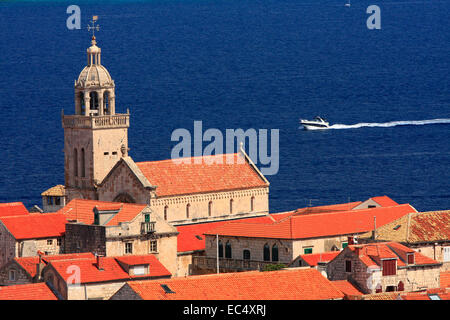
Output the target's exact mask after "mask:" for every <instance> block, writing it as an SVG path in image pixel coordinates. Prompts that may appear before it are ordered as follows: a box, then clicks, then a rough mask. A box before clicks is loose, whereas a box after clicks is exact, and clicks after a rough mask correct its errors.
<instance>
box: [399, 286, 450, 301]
mask: <svg viewBox="0 0 450 320" xmlns="http://www.w3.org/2000/svg"><path fill="white" fill-rule="evenodd" d="M433 295H437V296H438V297H439V299H440V300H450V289H445V288H435V289H428V290H425V291H419V292H405V293H400V297H401V299H402V300H431V298H430V296H433Z"/></svg>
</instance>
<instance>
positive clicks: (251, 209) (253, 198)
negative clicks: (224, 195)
mask: <svg viewBox="0 0 450 320" xmlns="http://www.w3.org/2000/svg"><path fill="white" fill-rule="evenodd" d="M254 210H255V197H252V198H251V199H250V211H252V212H253V211H254Z"/></svg>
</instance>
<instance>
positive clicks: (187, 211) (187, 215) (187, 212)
mask: <svg viewBox="0 0 450 320" xmlns="http://www.w3.org/2000/svg"><path fill="white" fill-rule="evenodd" d="M190 208H191V205H190V204H189V203H188V204H187V205H186V219H189V209H190Z"/></svg>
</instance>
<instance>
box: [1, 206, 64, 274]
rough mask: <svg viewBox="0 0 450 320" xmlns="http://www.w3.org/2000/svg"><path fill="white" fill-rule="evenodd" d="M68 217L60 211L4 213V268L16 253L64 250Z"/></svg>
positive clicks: (2, 243)
mask: <svg viewBox="0 0 450 320" xmlns="http://www.w3.org/2000/svg"><path fill="white" fill-rule="evenodd" d="M65 225H66V218H65V216H64V215H62V214H59V213H46V214H40V213H30V214H27V215H19V216H10V217H0V268H1V267H3V266H4V265H5V264H6V263H7V262H9V261H11V260H12V259H13V258H15V257H30V256H35V255H37V251H42V252H44V253H45V254H48V255H51V254H60V253H62V252H64V232H65Z"/></svg>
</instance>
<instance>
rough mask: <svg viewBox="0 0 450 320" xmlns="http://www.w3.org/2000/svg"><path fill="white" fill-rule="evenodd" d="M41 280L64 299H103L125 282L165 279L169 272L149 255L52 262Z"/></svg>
mask: <svg viewBox="0 0 450 320" xmlns="http://www.w3.org/2000/svg"><path fill="white" fill-rule="evenodd" d="M42 277H43V280H44V281H45V282H46V283H49V285H51V287H52V288H54V289H55V290H56V291H57V292H58V293H59V294H60V295H61V296H62V297H63V298H64V299H65V300H104V299H108V298H109V297H110V296H112V295H113V294H114V293H115V292H116V291H117V290H119V289H120V287H122V285H123V284H124V283H126V282H127V281H133V280H149V279H167V278H170V277H171V273H170V272H169V270H167V269H166V268H165V267H164V265H163V264H161V262H159V261H158V259H157V258H156V257H155V256H154V255H152V254H148V255H129V256H121V257H101V256H96V257H90V258H80V259H72V260H53V261H49V262H48V264H47V265H46V266H45V267H44V269H43V271H42Z"/></svg>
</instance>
